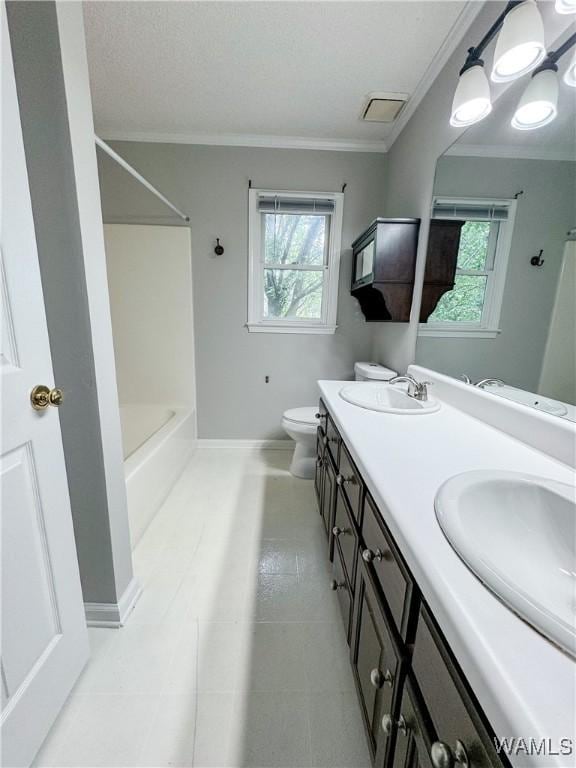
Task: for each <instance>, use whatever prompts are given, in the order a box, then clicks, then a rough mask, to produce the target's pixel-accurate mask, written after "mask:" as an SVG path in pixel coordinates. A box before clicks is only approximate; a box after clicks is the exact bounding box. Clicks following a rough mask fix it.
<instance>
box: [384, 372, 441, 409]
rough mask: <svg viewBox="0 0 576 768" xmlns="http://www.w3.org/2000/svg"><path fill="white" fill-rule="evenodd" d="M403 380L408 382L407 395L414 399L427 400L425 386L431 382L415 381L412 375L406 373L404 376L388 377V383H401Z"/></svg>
mask: <svg viewBox="0 0 576 768" xmlns="http://www.w3.org/2000/svg"><path fill="white" fill-rule="evenodd" d="M404 382H407V383H408V392H407V394H408V397H413V398H414V399H415V400H420V401H421V402H425V401H426V400H428V389H427V387H428V384H430V383H431V382H429V381H416V379H415V378H414V376H412V375H410V374H409V373H407V374H406V375H404V376H394V378H392V379H389V381H388V384H402V383H404Z"/></svg>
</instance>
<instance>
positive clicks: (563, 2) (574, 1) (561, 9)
mask: <svg viewBox="0 0 576 768" xmlns="http://www.w3.org/2000/svg"><path fill="white" fill-rule="evenodd" d="M554 7H555V8H556V11H557V12H558V13H576V0H556V4H555V6H554Z"/></svg>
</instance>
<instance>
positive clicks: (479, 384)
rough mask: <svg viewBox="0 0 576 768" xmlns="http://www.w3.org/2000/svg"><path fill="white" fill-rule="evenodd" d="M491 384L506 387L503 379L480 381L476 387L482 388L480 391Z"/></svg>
mask: <svg viewBox="0 0 576 768" xmlns="http://www.w3.org/2000/svg"><path fill="white" fill-rule="evenodd" d="M490 384H495V385H496V386H497V387H504V386H506V385H505V384H504V382H503V381H502V379H490V378H489V379H480V381H477V382H476V384H475V385H474V386H475V387H480V389H484V387H487V386H489V385H490Z"/></svg>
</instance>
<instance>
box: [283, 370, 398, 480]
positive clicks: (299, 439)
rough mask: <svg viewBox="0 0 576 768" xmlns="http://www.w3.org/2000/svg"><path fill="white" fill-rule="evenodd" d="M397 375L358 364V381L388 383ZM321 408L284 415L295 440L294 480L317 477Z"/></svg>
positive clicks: (285, 429) (310, 407)
mask: <svg viewBox="0 0 576 768" xmlns="http://www.w3.org/2000/svg"><path fill="white" fill-rule="evenodd" d="M394 376H396V371H392V370H390V368H385V367H384V366H383V365H379V364H378V363H356V364H355V365H354V377H355V379H356V381H388V380H389V379H392V378H393V377H394ZM317 413H318V408H317V407H316V406H307V407H305V408H290V409H289V410H288V411H285V412H284V415H283V417H282V427H283V429H284V431H285V432H286V434H287V435H288V436H289V437H291V438H292V440H294V442H295V443H296V446H295V448H294V456H293V457H292V463H291V464H290V472H291V473H292V474H293V475H294V477H301V478H303V479H304V480H310V479H311V478H313V477H314V471H315V466H316V431H317V429H318V417H317V416H316V414H317Z"/></svg>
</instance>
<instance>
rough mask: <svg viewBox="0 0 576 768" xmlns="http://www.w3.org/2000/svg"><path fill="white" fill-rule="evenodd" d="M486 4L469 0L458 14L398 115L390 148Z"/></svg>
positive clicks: (389, 142)
mask: <svg viewBox="0 0 576 768" xmlns="http://www.w3.org/2000/svg"><path fill="white" fill-rule="evenodd" d="M484 5H485V3H484V1H482V2H479V0H468V2H467V3H466V5H465V6H464V8H463V9H462V11H461V12H460V14H459V15H458V18H457V19H456V21H455V22H454V24H453V25H452V27H451V28H450V31H449V32H448V34H447V35H446V37H445V38H444V41H443V43H442V45H441V46H440V48H439V49H438V51H437V53H436V55H435V56H434V58H433V59H432V62H431V63H430V65H429V67H428V69H427V70H426V72H425V73H424V75H423V76H422V77H421V79H420V81H419V82H418V85H417V86H416V88H415V89H414V91H413V93H412V95H411V96H410V98H409V99H408V101H407V102H406V105H405V106H404V108H403V109H402V111H401V112H400V114H399V115H398V119H397V120H396V121H395V123H394V125H393V127H392V131H391V132H390V133H389V135H388V137H387V139H386V143H387V144H388V149H390V147H391V146H392V145H393V144H394V142H395V141H396V139H397V138H398V136H400V134H401V133H402V131H403V130H404V128H405V126H406V124H407V123H408V121H409V120H410V118H411V117H412V115H413V114H414V112H416V109H417V107H418V105H419V104H420V102H421V101H422V99H423V98H424V96H425V95H426V94H427V93H428V91H429V90H430V87H431V86H432V83H433V82H434V81H435V80H436V78H437V77H438V75H439V74H440V72H441V71H442V69H443V68H444V65H445V64H446V62H447V61H448V59H449V58H450V56H451V55H452V54H453V53H454V51H455V50H456V48H457V47H458V45H460V42H461V40H462V38H463V37H464V34H465V33H466V32H467V31H468V29H469V28H470V26H471V24H472V22H473V21H474V19H475V18H476V17H477V16H478V14H479V13H480V11H481V10H482V8H483V7H484Z"/></svg>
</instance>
